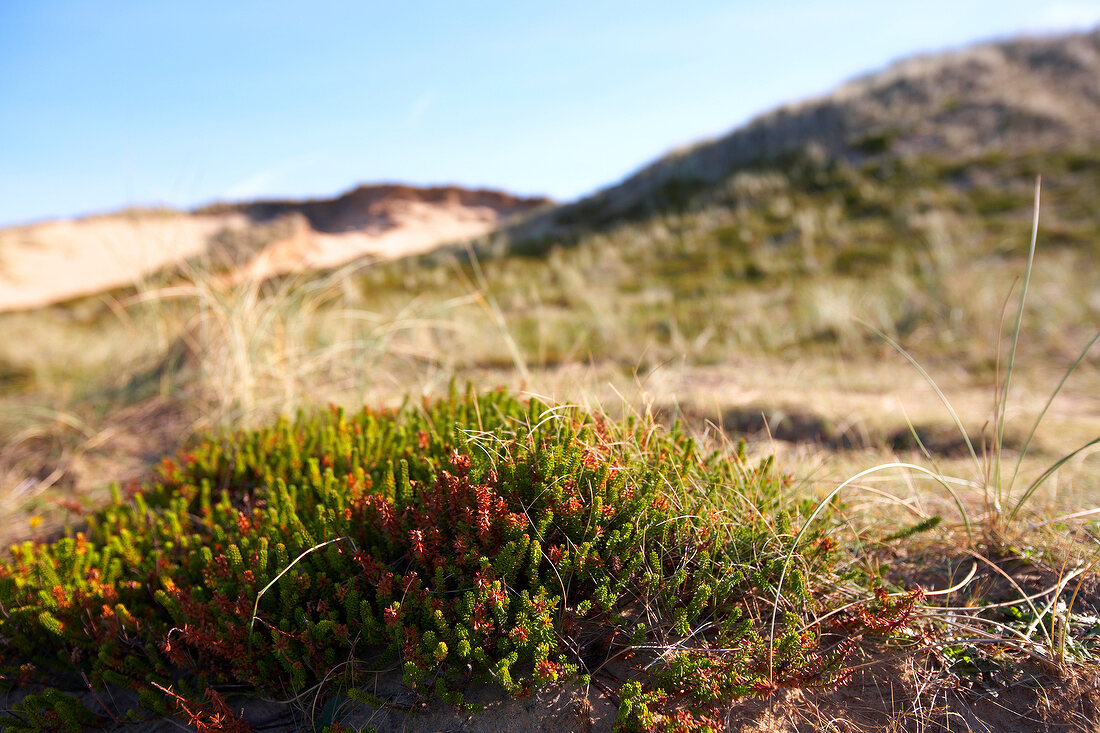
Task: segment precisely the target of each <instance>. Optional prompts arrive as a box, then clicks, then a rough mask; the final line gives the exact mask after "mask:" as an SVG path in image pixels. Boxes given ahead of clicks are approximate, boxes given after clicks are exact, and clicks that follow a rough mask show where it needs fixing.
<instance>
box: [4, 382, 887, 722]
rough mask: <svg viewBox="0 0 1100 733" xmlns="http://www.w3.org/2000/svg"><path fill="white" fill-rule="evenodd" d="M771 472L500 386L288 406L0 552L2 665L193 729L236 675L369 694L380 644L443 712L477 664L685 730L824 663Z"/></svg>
mask: <svg viewBox="0 0 1100 733" xmlns="http://www.w3.org/2000/svg"><path fill="white" fill-rule="evenodd" d="M783 489H784V480H783V477H781V476H779V475H778V474H777V473H776V472H775V471H774V470H773V469H772V468H771V467H770V464H768V463H765V464H763V465H760V466H755V467H750V466H749V465H748V464H747V461H746V460H745V457H744V455H743V453H741V454H738V453H729V452H726V453H716V454H714V455H703V454H701V452H700V451H699V450H698V448H697V446H696V445H695V443H694V442H693V441H692V440H691V439H690V438H687V437H685V436H684V435H683V434H681V433H680V432H679V431H676V430H674V431H673V432H672V433H671V434H664V433H662V432H660V431H659V430H657V429H656V428H654V426H652V425H650V424H647V423H644V422H643V421H639V420H628V421H626V422H624V423H623V424H621V425H616V424H607V423H605V422H604V421H602V420H601V419H599V418H594V417H592V416H589V415H586V414H584V413H582V412H580V411H578V410H575V409H565V408H557V409H548V408H547V407H546V406H544V405H542V404H540V403H538V402H535V401H531V402H529V403H523V402H520V401H518V400H516V399H514V398H513V397H510V396H508V395H506V394H503V393H493V394H487V395H483V396H473V395H465V396H460V395H457V394H452V395H451V397H450V398H448V399H445V400H442V401H439V402H435V403H433V404H426V405H424V406H422V407H420V408H411V407H407V408H405V409H402V410H400V411H397V412H373V411H369V410H368V411H363V412H361V413H359V414H356V415H348V414H345V412H344V411H342V410H340V409H335V408H334V409H332V410H331V411H329V412H327V413H325V414H323V415H319V416H303V415H299V417H298V418H297V419H296V420H295V421H293V422H291V421H286V420H284V421H281V422H279V423H278V424H276V425H274V426H272V427H270V428H267V429H264V430H259V431H255V432H243V433H240V434H238V435H235V436H232V437H229V438H223V439H207V440H205V441H203V442H201V443H200V444H198V445H197V446H195V447H194V448H193V450H191V451H190V452H188V453H185V454H183V455H181V456H180V458H179V459H177V460H168V459H166V460H165V461H164V462H163V463H162V465H161V466H160V469H159V478H158V479H157V480H156V481H154V482H151V483H149V484H147V485H144V486H140V487H139V486H136V485H132V486H130V487H129V488H128V489H126V491H125V492H123V491H116V497H115V500H114V503H113V504H112V505H111V506H109V507H107V508H106V509H104V510H103V511H101V512H99V513H97V514H95V515H94V516H92V517H91V518H90V519H89V521H88V526H87V528H86V529H85V530H84V531H82V532H79V533H77V534H76V535H75V536H72V537H66V538H64V539H60V540H58V541H56V542H54V543H52V544H35V543H30V542H28V543H25V544H23V545H20V546H15V547H13V548H12V559H11V561H10V562H8V563H7V564H4V565H3V566H0V603H2V607H3V613H2V615H0V637H2V639H3V652H2V657H0V672H2V674H3V675H4V678H5V679H7V680H9V681H10V682H13V683H14V684H16V685H17V686H23V687H26V688H27V689H30V690H32V691H33V690H34V689H36V685H37V689H39V690H40V691H41V689H42V688H43V687H45V684H46V683H47V682H48V684H50V685H52V686H53V687H56V688H62V689H70V690H74V691H75V690H85V691H86V690H87V689H88V684H87V683H85V682H84V678H85V677H86V678H87V680H88V681H89V682H90V684H91V686H92V687H93V688H98V689H102V686H103V685H104V684H108V685H115V686H121V687H124V688H128V689H131V690H133V691H134V692H136V693H137V695H138V699H139V700H140V703H141V705H142V706H143V707H144V708H145V709H146V710H147V711H151V712H152V713H153V714H157V715H175V716H179V717H181V718H183V719H184V720H187V721H188V722H190V723H191V724H192V725H195V726H196V727H198V728H199V729H200V730H213V729H215V728H218V727H219V726H220V728H219V729H226V730H231V729H236V730H248V729H249V728H248V724H247V723H246V722H245V721H243V720H239V719H235V717H234V714H233V711H232V709H231V706H229V705H227V704H226V702H225V699H224V697H223V695H225V694H229V693H240V692H246V693H250V694H261V695H266V696H272V697H278V698H281V699H285V698H291V697H293V696H295V695H298V694H299V693H302V692H303V691H305V690H310V691H318V690H319V691H320V693H321V695H322V698H323V697H326V696H335V695H340V696H344V697H348V698H351V699H355V700H360V701H363V702H368V703H371V704H384V703H385V701H381V700H377V699H374V698H371V697H370V696H369V695H367V694H366V693H363V692H361V691H360V690H358V689H357V687H359V686H364V687H365V686H366V685H367V683H368V682H369V681H371V680H373V679H374V675H375V671H376V670H378V669H382V668H383V667H385V666H386V665H387V664H394V663H396V664H399V665H401V668H402V669H403V672H404V681H405V683H406V684H407V685H408V686H410V687H411V688H412V689H414V690H415V691H417V692H419V693H422V694H424V695H426V696H428V695H431V694H432V693H433V692H434V693H435V694H437V695H438V696H439V697H440V698H442V699H443V700H444V701H447V702H451V703H454V704H462V701H463V697H462V694H461V693H462V690H463V689H464V687H465V686H466V685H468V684H470V682H471V681H478V680H483V681H492V682H495V683H496V684H499V685H501V686H503V687H504V688H505V689H507V690H508V691H510V692H512V693H516V694H524V693H526V692H529V691H530V690H531V689H532V688H533V687H534V686H537V685H540V684H544V683H548V682H550V681H553V680H556V679H569V678H574V679H580V680H582V681H583V680H592V681H593V682H594V683H596V684H597V685H598V686H599V687H601V688H604V689H611V688H612V687H614V688H616V689H618V690H619V697H620V699H621V705H620V723H621V724H622V725H623V726H625V727H626V728H652V727H663V726H672V725H677V726H682V725H687V726H689V727H690V726H691V725H695V726H702V725H705V724H707V721H708V720H711V719H712V717H713V716H714V715H715V714H716V711H717V710H718V706H719V705H720V704H721V703H722V701H728V700H729V699H731V698H732V697H735V696H741V695H746V694H753V693H756V694H765V693H767V692H769V691H771V690H773V689H775V688H776V687H778V686H783V685H787V686H801V685H820V684H828V683H830V682H831V681H834V680H835V679H836V677H837V675H838V674H841V671H840V670H841V664H842V658H843V654H844V650H845V649H847V648H848V645H847V644H845V643H839V644H837V643H835V642H836V639H832V641H830V642H829V643H828V644H826V638H825V636H824V634H823V632H822V631H821V630H820V629H819V628H818V627H817V626H815V625H814V624H813V623H810V621H811V620H812V618H813V614H814V613H815V612H818V613H819V612H820V611H821V609H820V607H819V606H820V603H818V602H815V600H814V595H815V593H820V592H822V591H823V590H824V589H827V588H828V587H829V584H831V583H832V582H833V580H834V576H833V572H832V570H830V567H831V565H832V562H831V557H830V556H831V553H832V552H834V551H833V550H832V549H831V544H832V543H831V542H830V541H829V540H827V539H825V538H820V537H816V538H815V537H810V538H809V539H806V538H804V540H803V543H802V548H808V549H805V550H804V551H799V552H793V548H792V547H791V543H792V539H793V535H794V532H793V531H792V528H791V524H792V517H791V516H789V515H788V514H786V513H785V512H784V511H782V510H780V509H779V507H780V505H781V504H782V505H784V506H788V507H790V506H791V505H792V502H790V501H789V500H788V501H783V502H781V501H780V498H781V494H782V492H783ZM732 497H739V499H737V500H736V501H739V502H740V504H738V505H736V506H737V509H736V516H733V515H731V514H730V513H728V512H730V511H731V507H732V506H734V505H735V500H734V499H733V498H732ZM719 510H722V511H719ZM785 567H786V570H784V568H785ZM781 575H783V576H784V577H785V580H784V581H783V588H782V592H777V584H778V583H779V579H780V576H781ZM808 578H809V579H812V582H811V581H808V580H807V579H808ZM777 599H778V604H779V607H778V613H777V614H776V615H775V616H774V619H773V612H772V609H773V608H775V604H776V602H777ZM885 610H888V611H890V612H891V613H898V612H899V611H898V609H897V608H893V609H885ZM861 611H862V609H861ZM903 611H904V609H902V612H903ZM863 615H864V616H867V615H868V614H867V613H866V612H865V611H864V612H863ZM871 616H873V614H871ZM835 618H841V616H837V617H835ZM846 618H848V620H849V622H850V623H849V624H848V626H847V627H843V626H842V625H838V626H837V628H838V629H839V630H838V631H835V634H836V635H837V638H838V639H839V638H843V637H850V634H851V628H852V626H853V625H859V623H860V622H859V617H858V616H854V615H852V614H848V616H847V617H846ZM773 621H774V629H773ZM871 621H872V622H873V618H872V619H871ZM863 627H864V628H866V627H867V625H866V624H864V625H863ZM773 630H774V634H773V633H772V632H773ZM831 633H832V632H831ZM830 638H832V637H830ZM611 670H614V672H613V673H612V672H611ZM601 676H602V677H601ZM628 677H633V678H634V679H633V680H632V681H630V682H628V683H626V684H625V685H624V684H623V680H624V679H627V678H628ZM600 679H604V680H605V682H600ZM39 683H41V684H39ZM57 697H58V696H57V694H56V692H55V691H51V692H50V694H48V695H35V696H34V697H33V698H32V700H33V703H34V705H31V706H28V705H24V706H23V713H24V714H23V715H22V716H17V717H15V718H12V719H10V720H9V725H11V726H12V729H17V728H19V727H20V726H22V727H32V728H33V727H35V726H38V727H41V726H43V725H47V724H50V725H55V726H56V727H57V728H59V729H62V728H64V727H65V726H66V725H70V724H68V723H65V722H64V720H76V719H77V716H76V715H75V713H73V712H72V711H71V710H69V709H68V707H67V706H69V707H71V706H70V705H69V702H65V704H60V703H59V704H57V705H53V706H52V708H50V709H48V710H46V712H45V713H43V712H42V711H41V709H40V708H43V707H48V706H46V705H45V702H44V701H45V700H46V699H47V698H49V699H55V698H57ZM108 699H109V698H108ZM64 700H67V701H71V698H64ZM35 706H37V707H35ZM31 708H34V709H33V710H31ZM61 709H64V710H68V712H67V713H66V715H65V716H62V715H61V712H59V710H61ZM28 711H30V712H33V713H34V714H33V715H30V714H29V713H28ZM96 712H97V714H106V715H110V716H112V717H114V716H124V715H125V714H126V711H108V710H101V711H96ZM138 714H140V713H138V712H136V711H129V715H130V716H131V717H133V716H135V715H138ZM145 714H146V715H147V714H148V712H147V713H145ZM51 715H52V716H53V717H50V716H51ZM35 720H37V721H39V722H37V723H36V722H34V721H35ZM43 720H45V721H46V723H43V722H41V721H43ZM51 721H52V722H51ZM72 725H75V723H74V724H72ZM70 727H71V726H70Z"/></svg>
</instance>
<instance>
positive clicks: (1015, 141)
mask: <svg viewBox="0 0 1100 733" xmlns="http://www.w3.org/2000/svg"><path fill="white" fill-rule="evenodd" d="M1097 144H1100V28H1098V29H1096V30H1093V31H1092V32H1090V33H1082V34H1072V35H1059V36H1051V37H1045V38H1024V39H1016V40H1010V41H1004V42H999V43H987V44H982V45H977V46H973V47H970V48H966V49H963V50H958V51H952V52H948V53H942V54H936V55H925V56H917V57H913V58H909V59H906V60H904V61H900V62H898V63H895V64H893V65H892V66H890V67H888V68H887V69H885V70H883V71H880V72H876V73H872V74H868V75H866V76H863V77H860V78H858V79H855V80H853V81H850V82H848V83H846V84H844V85H842V86H840V87H839V88H837V89H836V90H834V91H833V92H832V93H830V94H828V95H826V96H824V97H820V98H817V99H812V100H809V101H804V102H799V103H795V104H790V105H787V106H784V107H781V108H779V109H776V110H773V111H771V112H768V113H766V114H763V115H761V116H759V117H757V118H756V119H754V120H753V121H752V122H750V123H749V124H747V125H745V126H744V127H739V128H737V129H735V130H733V131H732V132H730V133H728V134H726V135H724V136H722V137H719V138H717V139H714V140H708V141H705V142H701V143H698V144H695V145H692V146H689V147H687V148H684V149H681V150H676V151H673V152H670V153H668V154H667V155H665V156H663V157H661V158H659V159H657V160H656V161H654V162H652V163H650V164H649V165H646V166H645V167H643V168H642V169H640V170H639V171H638V172H636V173H634V174H633V175H631V176H629V177H627V178H626V179H625V180H623V181H622V182H620V183H618V184H616V185H613V186H609V187H608V188H606V189H603V190H602V191H599V192H597V193H596V194H594V195H592V196H589V197H586V198H584V199H581V200H580V201H577V202H574V203H570V204H566V205H563V206H560V207H557V208H555V209H551V210H548V211H545V212H543V213H541V214H539V215H536V216H534V217H531V218H530V219H528V220H527V221H526V222H524V223H523V224H522V225H520V226H518V227H516V228H515V229H513V231H512V236H513V238H514V239H516V240H525V239H533V238H541V237H553V236H556V235H560V234H562V233H566V232H569V231H571V230H573V229H574V228H575V227H576V225H577V223H578V222H581V223H585V224H589V225H596V226H599V225H602V224H606V223H609V222H613V221H615V220H616V219H617V218H618V217H621V216H631V215H636V214H638V213H639V212H644V211H645V210H647V209H654V208H660V207H661V206H662V205H664V204H665V203H668V202H669V201H670V200H671V202H672V203H674V204H675V203H677V202H678V201H679V200H680V199H683V197H684V196H686V195H688V194H690V193H692V192H694V191H696V190H698V189H700V188H705V187H706V186H708V185H710V184H715V183H718V182H720V181H721V180H723V179H725V178H726V177H727V176H729V175H730V174H731V173H733V172H735V171H736V170H737V169H739V168H744V167H747V166H760V165H763V164H767V163H769V162H771V163H774V162H777V161H780V160H781V159H783V158H790V157H791V156H799V155H808V156H810V157H812V158H815V159H817V160H823V159H828V160H831V161H834V162H836V161H843V162H844V163H846V164H849V165H852V166H855V167H858V166H859V165H861V164H863V163H864V162H866V161H868V160H869V159H876V158H883V157H896V158H901V159H906V160H913V159H916V158H920V157H928V156H932V157H936V158H939V159H956V160H964V159H974V158H978V157H981V156H983V155H988V154H997V155H1008V156H1015V155H1021V154H1025V153H1028V152H1031V151H1036V150H1063V151H1065V150H1087V149H1089V148H1091V147H1095V146H1096V145H1097Z"/></svg>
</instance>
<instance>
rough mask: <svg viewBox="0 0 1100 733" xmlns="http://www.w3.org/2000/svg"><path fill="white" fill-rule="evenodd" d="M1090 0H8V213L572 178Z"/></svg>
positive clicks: (10, 218)
mask: <svg viewBox="0 0 1100 733" xmlns="http://www.w3.org/2000/svg"><path fill="white" fill-rule="evenodd" d="M1097 24H1100V0H1091V1H1087V2H1086V1H1082V2H1022V1H1017V0H993V1H985V0H975V1H973V2H967V1H966V0H954V1H952V2H945V1H942V0H928V1H926V2H919V3H913V2H910V3H900V2H898V3H894V2H882V1H881V0H874V1H866V2H863V1H861V2H844V1H843V0H831V1H829V2H809V1H808V0H789V1H788V2H783V3H768V4H765V3H763V2H751V3H750V2H690V1H689V0H684V1H683V2H679V3H671V2H645V1H644V0H635V1H634V2H598V1H596V0H588V1H587V2H567V1H566V2H555V3H524V2H507V3H506V2H478V1H477V0H469V1H468V2H466V3H454V2H432V1H429V0H421V1H420V2H392V1H391V2H386V3H378V2H350V1H349V2H324V1H323V0H316V1H315V2H310V3H305V2H301V3H297V2H279V0H266V1H265V2H244V1H242V2H205V1H203V0H192V1H191V2H177V3H167V2H148V0H94V1H92V2H83V1H77V0H72V1H65V0H39V1H37V2H30V1H27V2H24V1H22V0H0V224H11V223H17V222H25V221H32V220H36V219H41V218H45V217H51V216H71V215H78V214H83V213H91V212H97V211H106V210H111V209H117V208H121V207H124V206H131V205H142V204H168V205H172V206H177V207H190V206H194V205H197V204H201V203H206V202H210V201H214V200H224V199H229V200H232V199H244V198H254V197H271V196H326V195H331V194H335V193H337V192H340V191H342V190H345V189H347V188H350V187H351V186H353V185H355V184H356V183H359V182H372V181H404V182H410V183H416V184H433V183H460V184H464V185H470V186H490V187H496V188H503V189H507V190H511V191H515V192H518V193H527V194H547V195H550V196H553V197H555V198H558V199H569V198H573V197H576V196H578V195H580V194H583V193H585V192H588V191H591V190H594V189H596V188H599V187H601V186H603V185H606V184H608V183H612V182H614V181H616V180H619V179H621V178H622V177H623V176H625V175H627V174H629V173H630V172H631V171H633V170H635V169H636V168H638V167H640V166H641V165H643V164H644V163H646V162H647V161H649V160H651V159H652V158H654V157H656V156H658V155H660V154H661V153H663V152H665V151H667V150H668V149H670V148H672V147H675V146H677V145H681V144H684V143H688V142H691V141H694V140H697V139H700V138H704V137H708V136H713V135H716V134H720V133H722V132H725V131H727V130H729V129H731V128H732V127H735V126H736V125H737V124H740V123H742V122H744V121H746V120H747V119H750V118H751V117H752V116H754V115H755V114H758V113H760V112H763V111H766V110H767V109H769V108H771V107H773V106H775V105H777V104H780V103H783V102H787V101H793V100H797V99H799V98H802V97H805V96H807V95H813V94H820V93H824V92H826V91H828V90H829V89H830V88H832V87H833V86H835V85H836V84H838V83H840V82H841V81H843V80H845V79H847V78H850V77H852V76H854V75H857V74H859V73H862V72H865V71H869V70H873V69H876V68H881V67H882V66H884V65H886V64H887V63H889V62H890V61H892V60H895V59H897V58H900V57H903V56H906V55H909V54H912V53H914V52H924V51H936V50H940V49H944V48H951V47H956V46H960V45H964V44H966V43H969V42H971V41H974V40H979V39H988V38H995V37H1003V36H1006V35H1011V34H1016V33H1020V32H1025V33H1039V32H1045V31H1051V30H1060V29H1073V28H1079V29H1084V28H1089V27H1094V26H1096V25H1097Z"/></svg>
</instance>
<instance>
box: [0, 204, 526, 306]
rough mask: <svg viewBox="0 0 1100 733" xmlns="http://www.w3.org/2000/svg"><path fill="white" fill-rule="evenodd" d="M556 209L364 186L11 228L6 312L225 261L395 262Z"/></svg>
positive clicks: (261, 274)
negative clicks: (326, 195) (298, 197)
mask: <svg viewBox="0 0 1100 733" xmlns="http://www.w3.org/2000/svg"><path fill="white" fill-rule="evenodd" d="M544 203H545V201H544V200H542V199H522V198H517V197H513V196H510V195H508V194H503V193H498V192H495V191H469V190H466V189H460V188H456V187H443V188H430V189H419V188H414V187H410V186H362V187H359V188H357V189H354V190H353V191H349V192H348V193H346V194H344V195H342V196H340V197H337V198H335V199H322V200H312V201H304V202H294V201H274V202H262V201H261V202H252V203H245V204H225V205H218V206H212V207H207V208H206V209H202V210H199V211H198V212H196V213H185V212H165V211H161V210H153V211H132V212H125V213H120V214H110V215H104V216H95V217H89V218H86V219H76V220H59V221H49V222H44V223H40V224H31V225H27V226H20V227H13V228H9V229H4V230H0V311H8V310H22V309H30V308H38V307H42V306H46V305H49V304H51V303H57V302H61V301H65V300H69V299H72V298H76V297H81V296H86V295H91V294H94V293H99V292H103V291H105V290H110V289H112V288H118V287H124V286H130V285H135V284H137V283H139V282H141V281H142V280H143V279H145V278H147V277H148V276H150V275H151V274H153V273H155V272H157V271H160V270H163V269H164V268H166V267H170V266H174V265H178V264H180V263H183V262H185V261H188V260H191V259H193V258H196V257H201V256H203V255H207V254H212V255H217V254H219V253H220V254H222V255H224V254H225V252H226V250H227V248H228V249H230V250H232V249H233V247H232V246H228V245H227V242H234V241H236V242H240V241H246V242H250V244H247V245H244V246H243V247H242V246H241V245H239V244H238V245H236V247H237V250H238V251H236V252H234V253H233V254H232V255H231V261H233V262H236V263H239V267H237V269H235V270H231V271H230V272H229V273H228V274H227V275H226V277H228V278H230V279H231V280H242V279H248V278H255V279H264V278H268V277H272V276H276V275H284V274H289V273H294V272H304V271H308V270H314V269H325V268H332V267H338V266H340V265H343V264H345V263H347V262H351V261H353V260H356V259H359V258H362V257H370V258H372V259H376V260H377V259H393V258H398V257H405V256H408V255H411V254H418V253H421V252H426V251H428V250H431V249H433V248H436V247H439V246H441V245H444V244H448V243H452V242H456V241H461V240H465V239H471V238H474V237H478V236H481V235H483V234H486V233H488V232H490V231H492V230H493V229H495V228H496V227H497V226H498V224H499V223H500V221H501V220H502V219H505V218H507V217H510V216H513V215H515V214H518V213H522V212H524V211H527V210H530V209H532V208H535V207H537V206H541V205H543V204H544Z"/></svg>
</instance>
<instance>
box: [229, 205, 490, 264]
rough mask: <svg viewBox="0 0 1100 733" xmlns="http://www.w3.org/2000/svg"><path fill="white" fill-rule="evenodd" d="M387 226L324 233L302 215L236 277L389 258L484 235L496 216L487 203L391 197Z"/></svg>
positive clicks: (418, 252)
mask: <svg viewBox="0 0 1100 733" xmlns="http://www.w3.org/2000/svg"><path fill="white" fill-rule="evenodd" d="M390 219H391V220H392V223H393V226H391V227H389V228H384V229H383V228H369V229H365V230H362V231H354V232H346V233H340V234H328V233H324V232H317V231H314V230H313V229H311V228H310V226H309V224H308V223H307V222H306V219H305V217H302V216H300V215H299V216H297V217H295V220H294V226H293V233H292V234H291V235H290V236H288V237H286V238H284V239H281V240H279V241H277V242H274V243H272V244H270V245H268V246H267V247H266V248H265V249H264V250H263V251H262V252H261V253H260V254H258V255H257V256H256V257H254V258H253V259H252V260H251V261H250V262H248V264H246V265H245V266H244V267H242V268H241V269H240V270H239V271H238V272H237V275H236V279H238V280H246V279H255V280H262V279H264V278H268V277H272V276H275V275H286V274H290V273H295V272H303V271H306V270H319V269H326V268H331V267H339V266H340V265H343V264H345V263H348V262H351V261H353V260H356V259H359V258H360V257H371V258H374V259H395V258H398V257H406V256H408V255H413V254H420V253H422V252H427V251H430V250H432V249H435V248H436V247H439V246H440V245H442V244H446V243H448V242H457V241H460V240H464V239H472V238H474V237H478V236H481V235H482V234H487V233H488V232H490V231H492V230H493V229H495V228H496V226H497V222H498V221H499V216H498V214H497V212H496V211H495V210H494V209H492V208H490V207H488V206H462V205H458V204H444V205H439V204H431V203H424V202H421V201H397V202H394V204H393V206H392V207H391V210H390Z"/></svg>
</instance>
